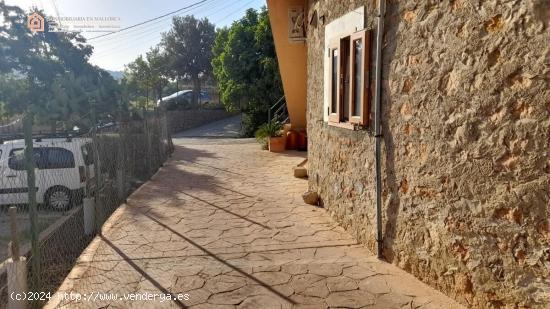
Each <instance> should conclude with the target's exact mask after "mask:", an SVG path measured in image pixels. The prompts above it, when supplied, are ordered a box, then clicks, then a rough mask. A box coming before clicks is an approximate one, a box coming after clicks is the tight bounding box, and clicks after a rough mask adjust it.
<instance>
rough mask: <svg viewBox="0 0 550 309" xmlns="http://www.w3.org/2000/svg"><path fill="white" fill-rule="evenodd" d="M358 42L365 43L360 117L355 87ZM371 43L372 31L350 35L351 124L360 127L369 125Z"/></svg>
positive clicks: (362, 56)
mask: <svg viewBox="0 0 550 309" xmlns="http://www.w3.org/2000/svg"><path fill="white" fill-rule="evenodd" d="M358 40H361V41H363V48H362V50H361V59H362V61H363V65H362V66H361V73H360V74H361V76H362V79H361V83H362V85H360V86H359V87H362V90H361V95H360V97H361V103H360V105H361V112H360V113H359V116H357V113H356V111H355V105H356V104H355V103H356V102H355V90H356V87H358V85H355V73H356V72H355V67H356V65H355V61H356V57H355V54H354V52H355V48H354V47H355V46H354V43H355V42H356V41H358ZM370 41H371V31H367V30H362V31H359V32H356V33H353V34H352V35H350V59H351V66H350V74H351V76H350V81H351V83H350V90H351V93H352V95H350V102H349V111H350V114H349V122H350V123H352V124H356V125H360V126H367V125H368V124H369V109H370V106H369V100H368V98H369V89H370V87H369V84H370V80H369V75H370Z"/></svg>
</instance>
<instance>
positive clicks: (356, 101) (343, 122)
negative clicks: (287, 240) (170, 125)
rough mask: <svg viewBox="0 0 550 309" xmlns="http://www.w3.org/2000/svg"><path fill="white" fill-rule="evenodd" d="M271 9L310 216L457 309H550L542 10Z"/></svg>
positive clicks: (414, 4)
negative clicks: (304, 154) (328, 221)
mask: <svg viewBox="0 0 550 309" xmlns="http://www.w3.org/2000/svg"><path fill="white" fill-rule="evenodd" d="M267 3H268V8H269V13H270V21H271V26H272V29H273V33H274V38H275V45H276V49H277V54H278V60H279V65H280V69H281V75H282V78H283V85H284V89H285V95H286V96H287V104H288V107H289V114H290V121H291V123H292V124H293V126H301V125H302V124H304V125H306V126H307V132H308V138H309V144H308V147H309V148H308V149H309V150H308V151H309V152H308V159H309V186H310V189H311V190H313V191H316V192H318V194H319V196H320V199H321V203H322V206H323V207H325V208H326V209H327V211H328V212H329V213H330V214H331V215H332V216H333V217H334V218H335V219H336V220H337V221H338V222H340V223H341V224H342V225H343V226H344V227H345V228H346V229H347V230H348V231H349V232H351V233H352V234H353V235H354V236H355V237H356V238H357V239H358V240H359V241H360V242H362V243H364V244H365V245H367V246H368V247H369V248H371V249H372V251H373V252H379V255H380V257H381V258H383V259H385V260H387V261H388V262H390V263H394V264H396V265H398V266H399V267H401V268H403V269H405V270H406V271H408V272H410V273H412V274H413V275H415V276H416V277H418V278H419V279H421V280H422V281H424V282H426V283H427V284H429V285H431V286H433V287H435V288H437V289H439V290H440V291H442V292H443V293H445V294H447V295H449V296H451V297H454V298H455V299H456V300H457V301H459V302H461V303H463V304H464V305H467V306H469V307H472V308H550V231H549V230H550V222H549V218H550V87H549V85H550V2H549V1H546V0H524V1H496V0H491V1H465V0H451V1H435V0H420V1H408V0H404V1H397V0H391V1H390V0H387V1H385V2H383V3H382V10H381V12H382V19H381V21H382V22H381V23H378V21H379V19H378V17H377V16H378V15H379V12H380V5H379V3H378V2H377V1H376V0H342V1H334V0H268V1H267ZM384 3H385V5H384ZM302 21H303V23H301V22H302ZM378 29H383V30H382V31H380V34H383V35H382V36H380V41H379V42H381V44H377V41H378ZM377 55H379V57H377ZM377 63H380V65H379V66H378V68H380V70H379V71H378V70H377ZM377 72H379V73H380V78H377ZM377 89H378V90H379V92H377ZM378 102H379V103H378ZM377 105H378V106H379V108H380V110H379V112H378V113H377V108H376V107H377ZM377 118H378V120H379V122H377ZM378 124H379V125H378ZM377 139H378V141H379V143H380V148H379V150H380V151H379V156H378V158H379V159H378V160H377V152H376V144H377ZM377 162H379V166H380V168H379V169H377ZM377 170H378V173H377ZM377 174H378V175H379V179H380V182H379V185H380V186H379V188H378V190H377V181H376V179H377ZM377 197H379V198H380V200H379V202H378V203H377ZM377 208H378V209H380V211H378V212H377ZM377 213H379V214H380V215H379V216H377ZM378 218H379V219H380V220H377V219H378ZM379 232H380V234H378V233H379ZM379 236H380V237H379ZM377 239H378V240H379V242H377ZM378 250H379V251H378Z"/></svg>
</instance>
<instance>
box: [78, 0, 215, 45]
mask: <svg viewBox="0 0 550 309" xmlns="http://www.w3.org/2000/svg"><path fill="white" fill-rule="evenodd" d="M206 1H208V0H201V1H198V2H195V3H193V4H191V5H188V6H186V7H183V8H180V9H177V10H175V11H172V12H170V13H167V14H164V15H161V16H158V17H155V18H151V19H148V20H146V21H143V22H141V23H138V24H135V25H132V26H129V27H126V28H122V29H120V30H117V31H113V32H109V33H105V34H102V35H98V36H96V37H93V38H90V39H88V41H91V40H95V39H99V38H102V37H106V36H109V35H113V34H115V33H118V32H122V31H126V30H128V29H132V28H135V27H138V26H141V25H145V24H147V23H150V22H152V21H155V20H158V19H161V18H163V17H166V16H170V15H174V14H176V13H178V12H181V11H183V10H186V9H189V8H192V7H194V6H197V5H199V4H201V3H204V2H206Z"/></svg>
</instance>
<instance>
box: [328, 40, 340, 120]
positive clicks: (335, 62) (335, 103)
mask: <svg viewBox="0 0 550 309" xmlns="http://www.w3.org/2000/svg"><path fill="white" fill-rule="evenodd" d="M331 57H332V77H331V78H332V82H331V87H332V98H331V110H330V112H331V113H336V112H337V110H338V49H333V50H332V55H331Z"/></svg>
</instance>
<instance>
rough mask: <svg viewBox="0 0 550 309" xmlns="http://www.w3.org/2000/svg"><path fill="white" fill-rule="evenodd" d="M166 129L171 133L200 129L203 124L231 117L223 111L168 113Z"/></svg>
mask: <svg viewBox="0 0 550 309" xmlns="http://www.w3.org/2000/svg"><path fill="white" fill-rule="evenodd" d="M167 114H168V127H169V128H170V132H171V133H176V132H179V131H183V130H187V129H191V128H195V127H200V126H202V125H204V124H207V123H210V122H213V121H216V120H220V119H224V118H227V117H231V116H233V115H235V113H230V112H228V111H226V110H225V109H190V110H181V111H168V112H167Z"/></svg>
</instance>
